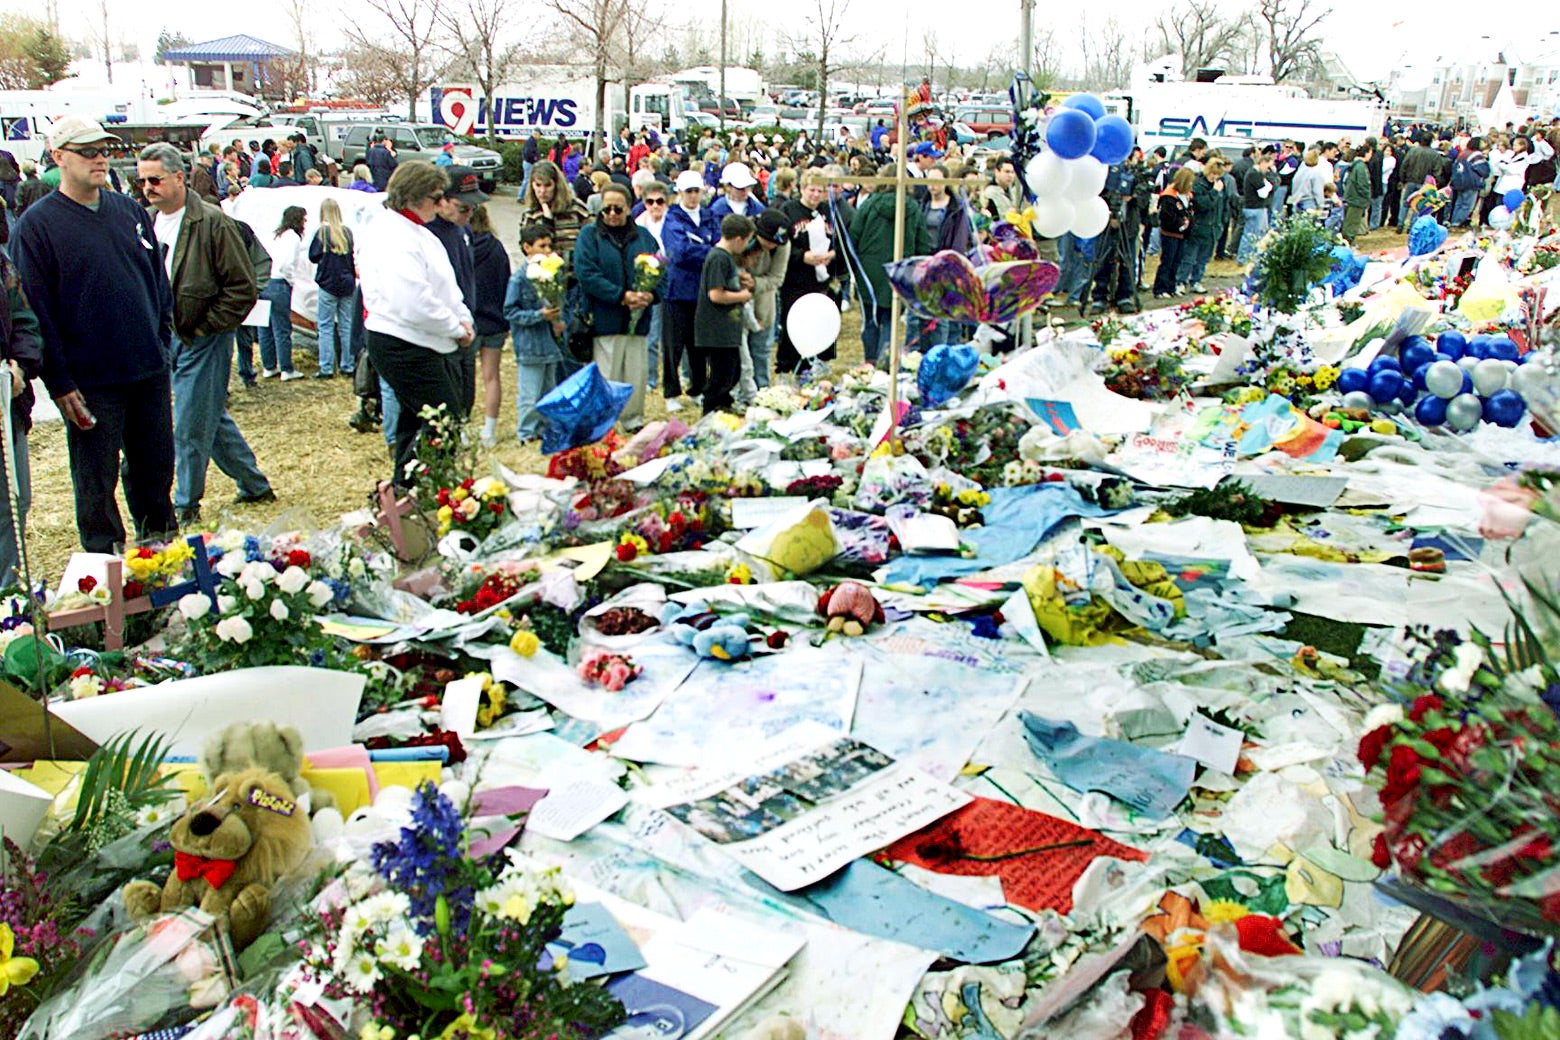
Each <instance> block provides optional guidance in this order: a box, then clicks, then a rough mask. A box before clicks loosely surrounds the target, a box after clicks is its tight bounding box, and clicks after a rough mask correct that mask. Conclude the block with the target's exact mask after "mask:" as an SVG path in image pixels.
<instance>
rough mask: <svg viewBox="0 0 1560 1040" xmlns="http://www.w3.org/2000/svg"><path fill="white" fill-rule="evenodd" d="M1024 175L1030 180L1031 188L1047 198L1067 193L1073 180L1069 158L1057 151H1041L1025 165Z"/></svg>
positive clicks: (1038, 194)
mask: <svg viewBox="0 0 1560 1040" xmlns="http://www.w3.org/2000/svg"><path fill="white" fill-rule="evenodd" d="M1024 176H1025V179H1027V180H1028V181H1029V190H1030V191H1032V192H1034V193H1035V194H1036V195H1037V196H1039V197H1040V198H1045V197H1047V196H1060V195H1065V194H1066V192H1067V185H1068V183H1069V182H1071V181H1072V170H1071V169H1069V168H1068V165H1067V160H1066V159H1063V158H1062V157H1061V156H1059V155H1057V154H1056V153H1055V152H1041V153H1040V154H1039V155H1037V156H1035V157H1034V158H1033V159H1031V160H1029V165H1028V166H1026V167H1024Z"/></svg>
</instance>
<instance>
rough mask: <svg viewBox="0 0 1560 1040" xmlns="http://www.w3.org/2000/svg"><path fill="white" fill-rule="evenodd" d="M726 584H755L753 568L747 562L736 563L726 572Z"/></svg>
mask: <svg viewBox="0 0 1560 1040" xmlns="http://www.w3.org/2000/svg"><path fill="white" fill-rule="evenodd" d="M726 584H728V585H751V584H753V570H752V568H751V567H749V566H748V565H747V564H745V563H739V564H736V565H734V566H733V567H732V568H731V569H730V570H728V571H727V572H726Z"/></svg>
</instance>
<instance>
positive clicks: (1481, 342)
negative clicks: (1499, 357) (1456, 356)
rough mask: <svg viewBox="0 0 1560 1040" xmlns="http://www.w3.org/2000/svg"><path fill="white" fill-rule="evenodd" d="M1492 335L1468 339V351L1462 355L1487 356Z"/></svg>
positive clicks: (1481, 357)
mask: <svg viewBox="0 0 1560 1040" xmlns="http://www.w3.org/2000/svg"><path fill="white" fill-rule="evenodd" d="M1493 338H1494V337H1493V336H1475V337H1473V338H1472V339H1470V340H1469V341H1468V352H1467V353H1466V354H1465V355H1463V356H1464V357H1475V358H1480V359H1481V360H1482V359H1483V358H1487V357H1489V356H1490V340H1491V339H1493Z"/></svg>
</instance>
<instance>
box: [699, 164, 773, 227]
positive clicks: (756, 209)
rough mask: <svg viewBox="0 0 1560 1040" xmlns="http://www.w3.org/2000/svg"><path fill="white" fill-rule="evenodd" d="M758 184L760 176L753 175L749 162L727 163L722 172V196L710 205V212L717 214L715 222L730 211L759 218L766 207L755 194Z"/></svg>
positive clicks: (717, 222) (723, 217)
mask: <svg viewBox="0 0 1560 1040" xmlns="http://www.w3.org/2000/svg"><path fill="white" fill-rule="evenodd" d="M757 184H758V178H757V177H754V176H753V171H752V170H751V169H750V168H749V167H748V164H747V163H744V162H733V163H727V164H726V168H725V169H724V170H722V171H721V174H720V185H721V196H720V198H718V199H716V200H715V201H714V203H713V204H711V206H710V212H711V213H713V214H715V223H716V224H717V225H719V224H720V222H721V221H722V220H723V219H725V217H726V215H727V214H729V213H735V214H737V215H738V216H739V217H747V218H748V219H749V220H757V219H758V215H759V214H760V213H762V212H764V209H765V206H764V204H763V203H762V202H760V201H759V200H758V196H756V195H754V194H753V188H754V187H756V186H757Z"/></svg>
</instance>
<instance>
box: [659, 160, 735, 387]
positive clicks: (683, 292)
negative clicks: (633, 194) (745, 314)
mask: <svg viewBox="0 0 1560 1040" xmlns="http://www.w3.org/2000/svg"><path fill="white" fill-rule="evenodd" d="M676 187H677V203H676V204H675V205H673V206H670V207H668V212H667V214H666V223H665V224H663V225H662V227H661V241H662V242H663V243H665V246H666V262H667V268H668V272H667V274H668V277H667V283H666V311H665V315H664V317H663V318H662V323H663V324H662V346H663V349H662V351H661V380H662V382H661V392H662V394H664V395H665V397H666V408H667V411H673V412H675V411H677V410H678V408H680V407H682V406H681V405H680V404H678V403H677V401H676V398H678V397H681V396H682V392H683V391H682V377H681V368H682V360H683V358H684V357H686V358H687V359H688V371H689V379H688V393H689V394H691V395H693V396H694V397H698V396H699V395H701V394H703V393H704V364H703V362H702V360H701V359H699V358H697V357H696V356H695V353H696V352H695V351H694V349H693V345H694V344H693V316H694V311H695V309H696V308H697V306H698V299H699V280H700V277H701V276H702V274H703V273H704V258H705V257H706V256H708V255H709V252H710V248H711V247H712V246H714V245H715V243H716V242H719V241H720V218H719V217H717V216H715V213H714V211H713V210H711V209H710V208H709V207H708V206H703V205H701V204H700V200H701V199H702V198H703V192H704V178H702V177H700V176H699V174H698V173H697V172H695V171H693V170H684V171H683V172H682V173H680V174H678V175H677V185H676Z"/></svg>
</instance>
